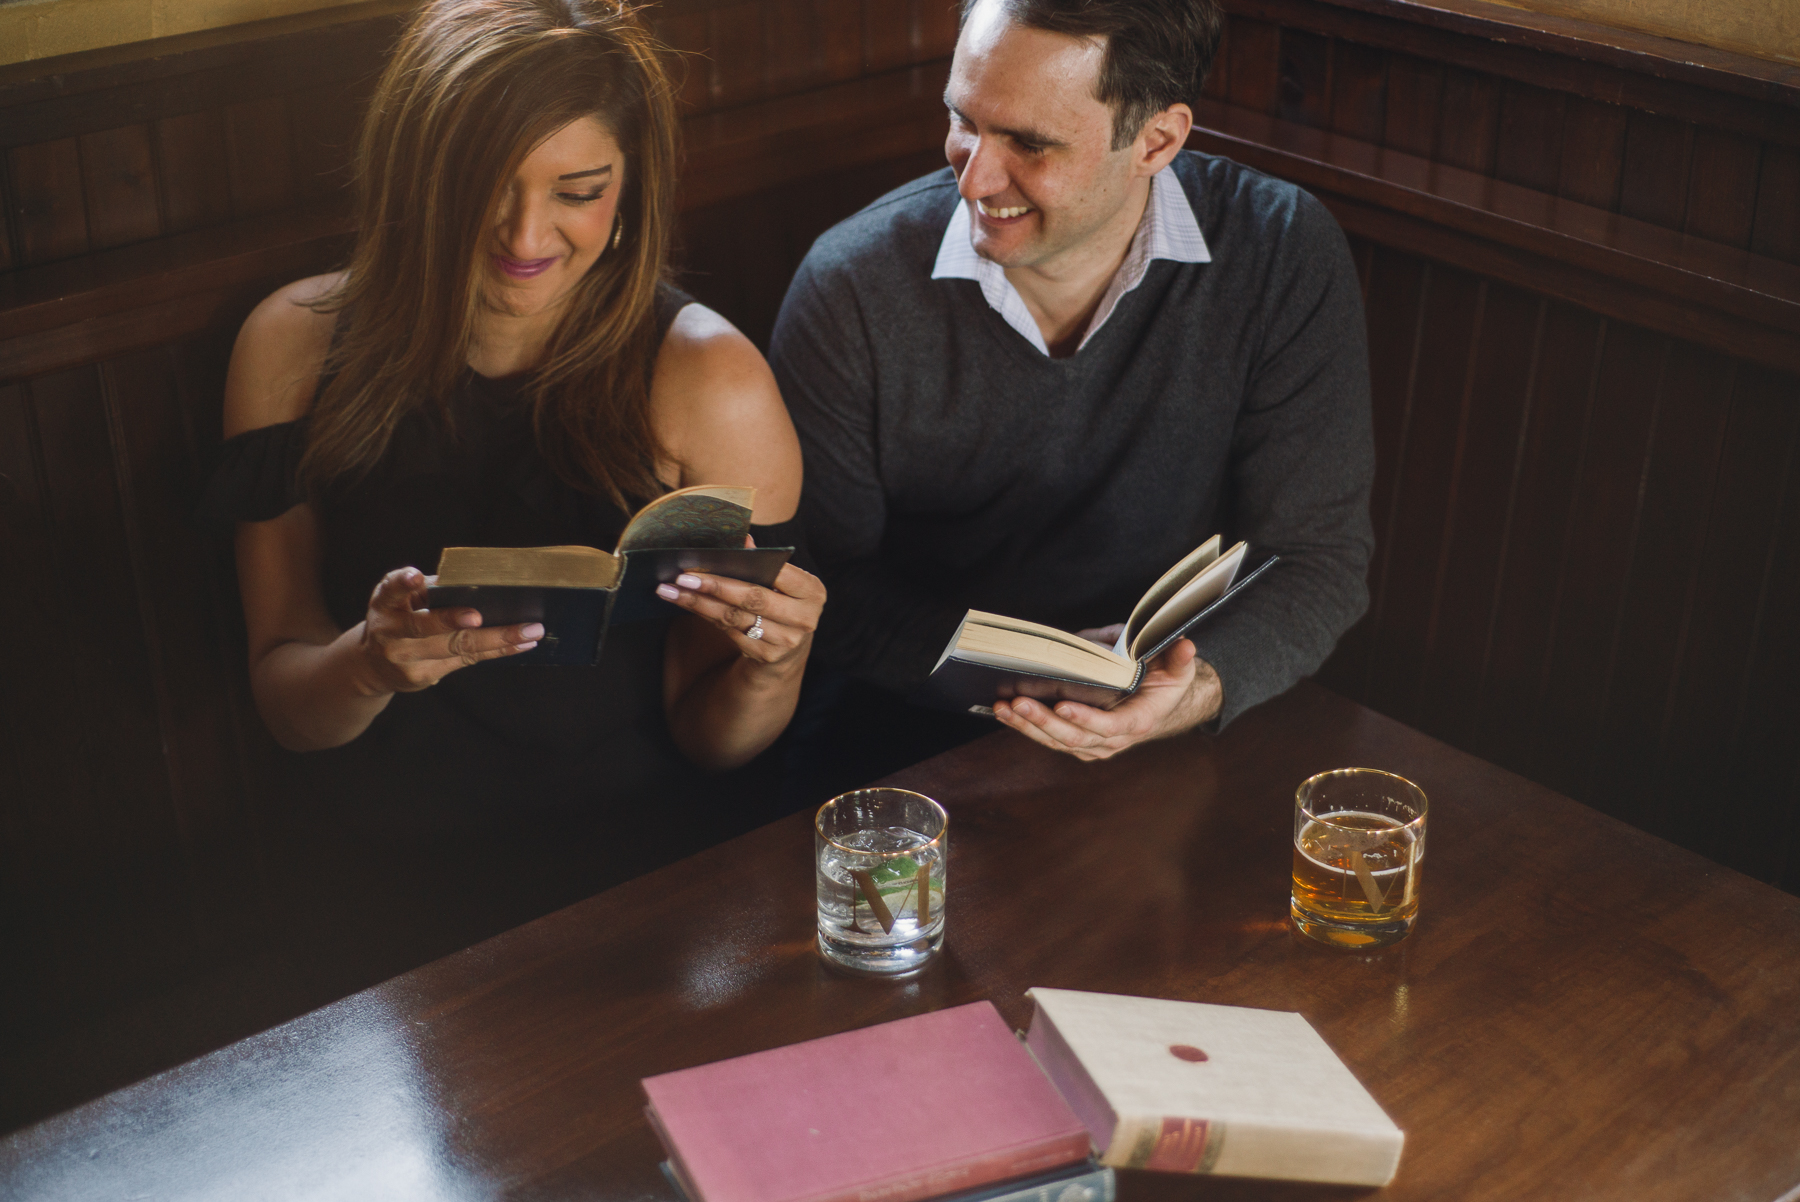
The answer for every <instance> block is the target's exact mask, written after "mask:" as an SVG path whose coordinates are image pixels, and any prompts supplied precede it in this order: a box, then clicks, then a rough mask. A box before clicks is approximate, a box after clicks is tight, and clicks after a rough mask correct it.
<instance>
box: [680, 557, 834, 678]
mask: <svg viewBox="0 0 1800 1202" xmlns="http://www.w3.org/2000/svg"><path fill="white" fill-rule="evenodd" d="M656 595H657V596H659V597H661V598H662V599H663V600H665V601H670V602H673V603H674V604H676V605H679V606H681V608H683V609H685V610H687V611H689V612H690V613H693V614H695V615H696V616H698V617H700V618H703V619H704V620H705V621H707V622H708V623H710V624H711V625H713V626H715V627H717V628H718V629H720V630H722V631H724V632H725V633H726V634H727V635H728V636H729V637H730V639H731V642H732V644H733V645H734V646H735V647H736V648H737V649H738V654H739V655H741V656H743V657H744V658H745V659H747V660H750V661H751V662H752V663H754V664H758V665H769V666H771V667H775V666H801V665H804V663H805V660H806V652H807V649H808V648H809V647H810V646H811V644H812V636H813V631H815V630H817V629H818V627H819V614H820V612H821V611H822V610H823V609H824V608H825V586H824V584H822V583H821V582H820V581H819V578H818V577H817V576H814V575H813V574H812V573H811V572H808V571H806V570H804V569H802V568H797V567H795V566H794V565H793V564H791V563H789V564H783V565H782V568H781V574H780V575H778V576H776V577H775V586H774V587H773V588H763V587H762V586H761V585H756V584H747V583H745V582H744V581H742V580H732V579H730V578H729V577H726V576H706V575H699V574H695V573H690V572H684V573H682V574H681V575H680V576H677V577H676V578H675V583H674V584H659V585H657V586H656Z"/></svg>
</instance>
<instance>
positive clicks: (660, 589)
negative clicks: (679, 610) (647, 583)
mask: <svg viewBox="0 0 1800 1202" xmlns="http://www.w3.org/2000/svg"><path fill="white" fill-rule="evenodd" d="M656 595H657V596H659V597H661V598H662V599H663V600H664V601H673V600H674V599H675V598H677V597H679V596H681V590H680V589H678V588H676V587H675V586H674V585H672V584H659V585H657V586H656Z"/></svg>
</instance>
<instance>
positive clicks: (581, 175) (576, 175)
mask: <svg viewBox="0 0 1800 1202" xmlns="http://www.w3.org/2000/svg"><path fill="white" fill-rule="evenodd" d="M611 174H612V164H611V163H608V164H607V165H606V166H604V167H596V168H594V169H593V170H592V171H571V172H569V174H567V175H559V176H557V177H556V178H557V179H558V180H559V181H560V180H565V179H586V178H587V177H588V176H590V175H611Z"/></svg>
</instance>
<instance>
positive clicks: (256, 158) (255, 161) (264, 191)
mask: <svg viewBox="0 0 1800 1202" xmlns="http://www.w3.org/2000/svg"><path fill="white" fill-rule="evenodd" d="M225 147H226V151H227V155H228V161H229V162H230V164H231V207H232V213H233V215H234V216H237V217H255V216H257V215H259V214H262V213H272V212H274V211H275V210H277V209H280V208H284V207H286V206H287V205H290V204H292V203H293V202H294V200H295V199H296V191H297V190H296V188H295V186H294V184H295V181H294V146H293V131H292V129H291V128H290V126H289V124H288V106H287V101H286V100H285V99H284V98H282V97H280V96H272V97H269V98H268V99H266V100H251V101H246V102H244V103H241V104H231V105H227V106H226V107H225Z"/></svg>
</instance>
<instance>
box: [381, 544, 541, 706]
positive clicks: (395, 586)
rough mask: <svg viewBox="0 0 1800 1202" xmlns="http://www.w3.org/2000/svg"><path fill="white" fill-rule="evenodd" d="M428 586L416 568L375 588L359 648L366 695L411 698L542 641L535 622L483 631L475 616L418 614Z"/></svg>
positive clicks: (434, 612)
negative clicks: (453, 675) (365, 672)
mask: <svg viewBox="0 0 1800 1202" xmlns="http://www.w3.org/2000/svg"><path fill="white" fill-rule="evenodd" d="M430 583H431V582H430V580H429V579H428V578H427V577H426V576H425V574H424V573H422V572H420V571H419V570H418V569H417V568H396V569H394V570H393V571H392V572H389V573H388V574H387V575H386V576H383V577H382V578H381V583H380V584H377V585H376V586H375V592H374V594H373V595H372V596H371V597H370V598H369V612H368V616H367V617H366V618H365V619H364V621H363V630H362V642H361V651H362V653H363V658H364V660H365V662H366V664H367V668H368V679H367V680H366V681H365V682H364V689H365V692H366V693H367V695H369V696H379V695H381V694H385V693H416V692H418V691H419V690H420V689H428V688H430V687H431V686H432V685H434V684H436V683H437V682H438V681H440V680H442V679H443V678H444V677H446V676H448V675H449V674H450V673H452V672H454V671H456V670H457V669H458V668H466V667H468V666H469V665H470V664H478V663H480V662H481V661H482V660H484V659H499V658H500V657H501V656H504V655H518V654H519V653H520V652H523V651H529V650H531V649H532V648H533V647H535V646H537V641H538V640H539V639H541V638H543V637H544V627H543V625H542V624H541V623H538V622H529V623H526V624H523V625H519V626H496V627H494V628H493V629H491V630H484V629H482V628H481V614H480V613H479V612H477V611H476V610H473V609H437V610H431V609H422V608H418V607H419V606H422V605H423V604H424V603H425V589H426V587H427V586H428V585H429V584H430Z"/></svg>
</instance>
